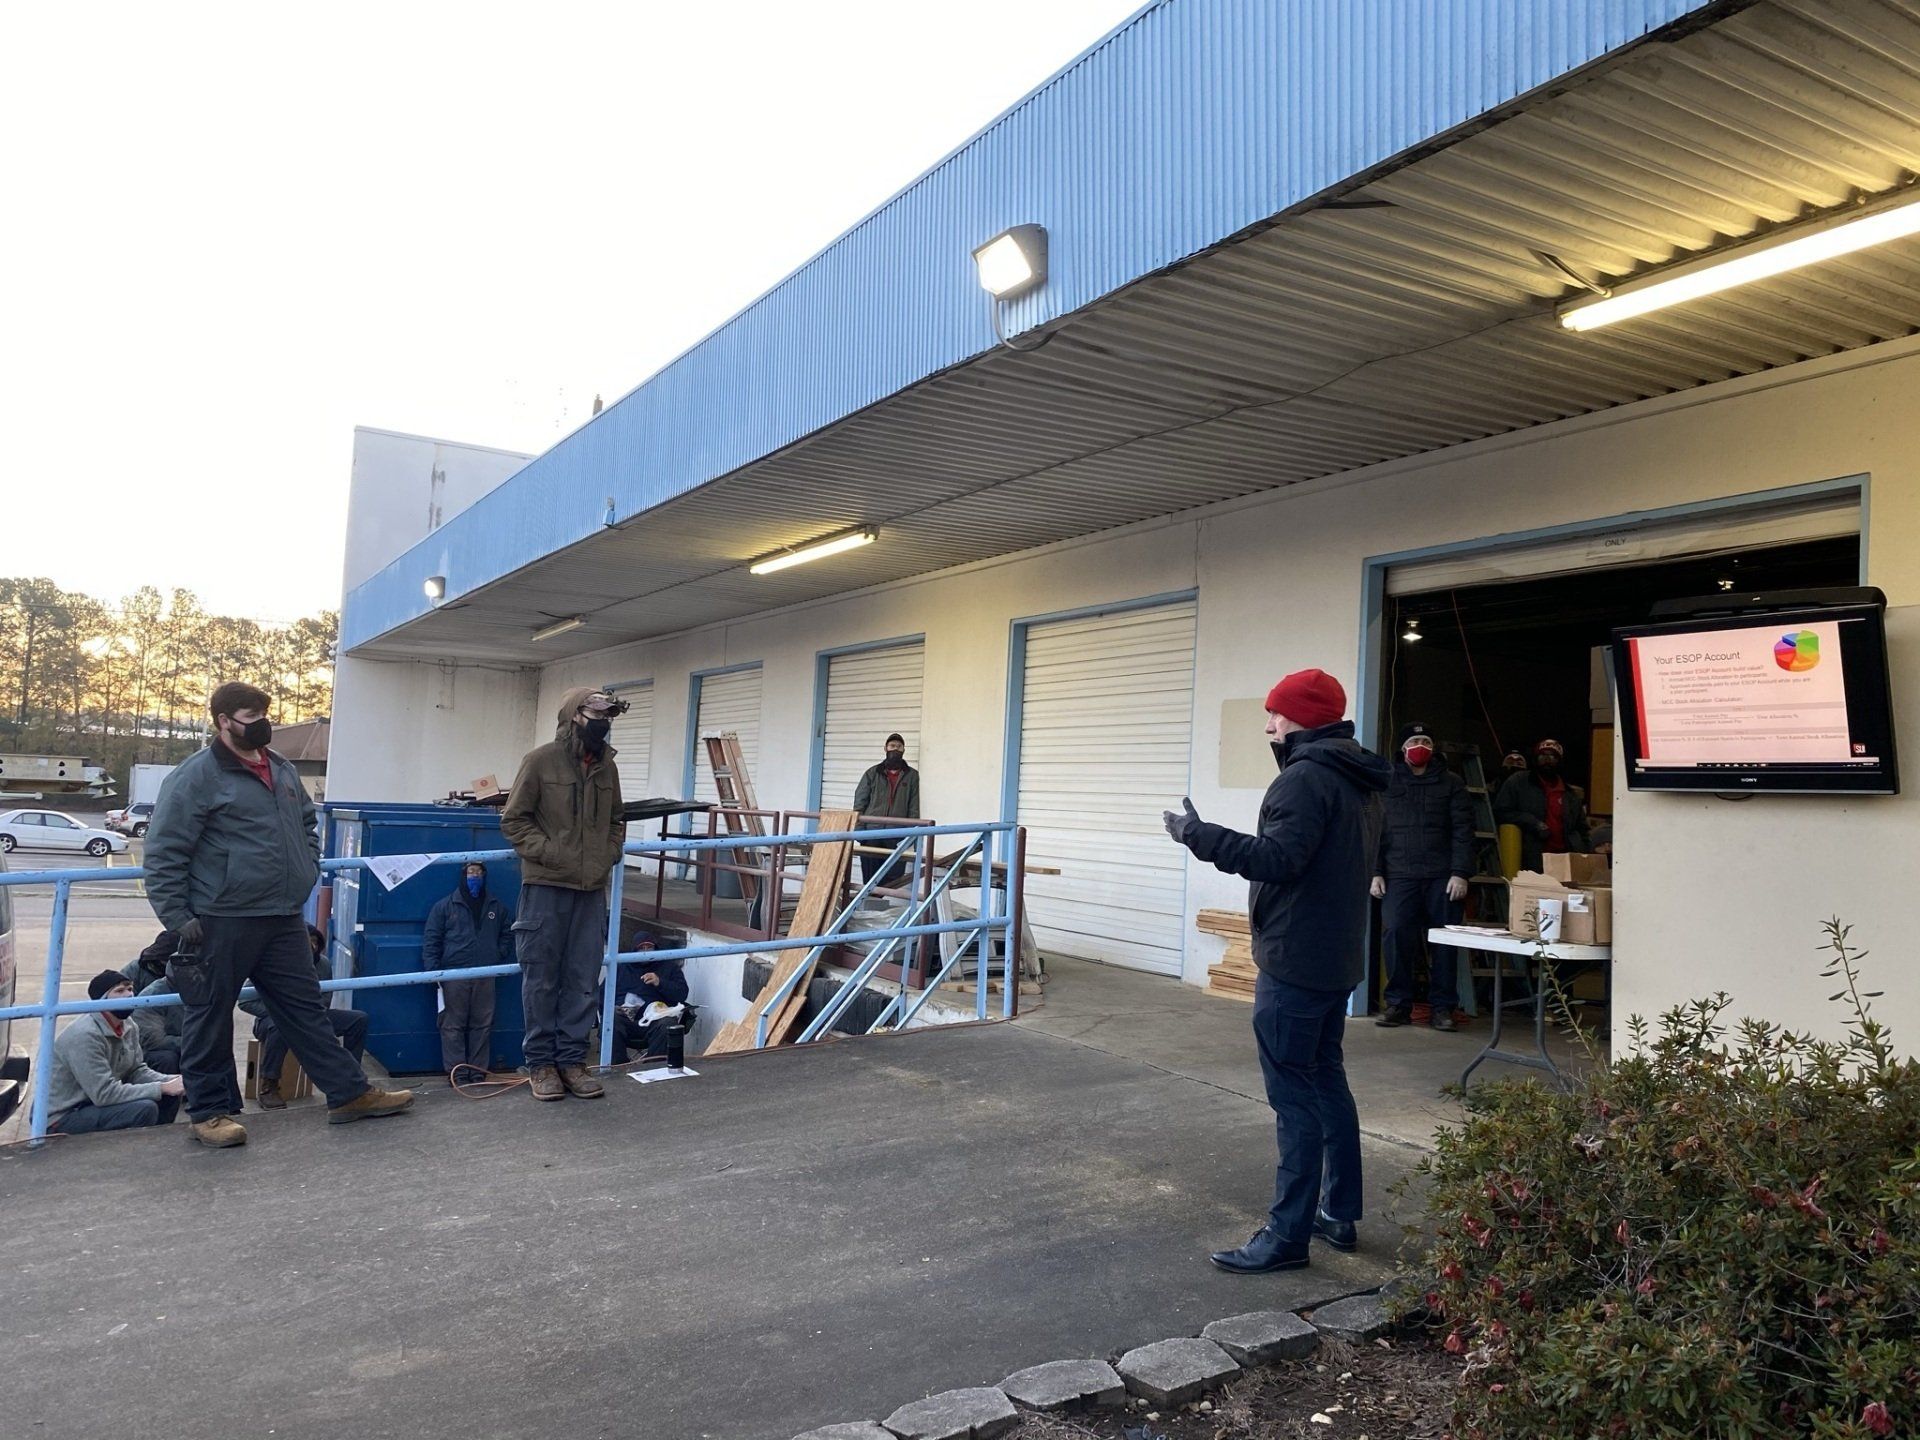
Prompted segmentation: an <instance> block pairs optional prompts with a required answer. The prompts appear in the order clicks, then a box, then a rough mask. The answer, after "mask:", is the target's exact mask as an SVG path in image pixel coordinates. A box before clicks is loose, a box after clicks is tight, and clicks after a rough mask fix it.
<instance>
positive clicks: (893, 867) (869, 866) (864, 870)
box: [860, 841, 913, 889]
mask: <svg viewBox="0 0 1920 1440" xmlns="http://www.w3.org/2000/svg"><path fill="white" fill-rule="evenodd" d="M880 843H882V844H885V843H887V842H885V841H882V842H880ZM912 853H913V852H912V851H911V850H909V851H908V852H907V855H904V856H902V857H901V858H900V859H898V860H894V859H889V858H888V857H887V856H885V855H862V856H861V857H860V883H861V884H862V885H864V884H866V883H867V881H869V880H873V877H874V876H876V875H878V876H879V877H880V878H879V879H878V880H874V887H875V888H876V889H878V888H881V887H883V886H884V887H886V888H887V889H892V888H894V887H895V886H899V885H904V884H906V883H907V877H908V876H910V875H911V874H912V873H913V872H912V871H911V870H910V869H909V868H908V866H909V865H911V864H912V861H911V860H910V859H909V858H908V857H909V856H911V855H912Z"/></svg>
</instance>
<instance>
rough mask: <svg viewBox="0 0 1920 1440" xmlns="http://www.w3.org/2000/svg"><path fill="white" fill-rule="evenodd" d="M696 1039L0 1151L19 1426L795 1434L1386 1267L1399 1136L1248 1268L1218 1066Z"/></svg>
mask: <svg viewBox="0 0 1920 1440" xmlns="http://www.w3.org/2000/svg"><path fill="white" fill-rule="evenodd" d="M694 1063H695V1064H696V1066H697V1067H699V1068H701V1069H703V1071H704V1073H702V1074H701V1075H699V1076H698V1077H697V1078H692V1079H686V1080H676V1081H671V1082H667V1083H664V1084H652V1085H639V1084H636V1083H634V1082H633V1081H631V1080H629V1079H626V1078H624V1077H614V1078H612V1079H610V1080H609V1082H608V1083H609V1091H610V1093H609V1095H608V1097H607V1098H606V1099H604V1100H601V1101H596V1102H586V1101H579V1100H568V1101H566V1102H564V1103H562V1104H557V1105H537V1104H535V1103H533V1102H532V1101H531V1100H530V1099H528V1098H527V1097H526V1095H525V1093H524V1092H514V1093H512V1094H510V1095H508V1096H506V1097H505V1098H503V1099H499V1100H493V1101H488V1102H470V1101H467V1100H464V1099H462V1098H459V1097H457V1096H454V1095H451V1094H450V1093H449V1092H447V1091H446V1090H445V1089H444V1088H438V1087H436V1088H435V1089H434V1090H433V1091H432V1092H431V1093H429V1094H427V1095H425V1096H424V1098H423V1099H422V1100H421V1101H420V1102H417V1104H416V1106H415V1110H414V1113H411V1114H409V1115H405V1116H401V1117H396V1118H393V1119H389V1120H382V1121H375V1122H366V1123H362V1124H357V1125H351V1126H335V1127H330V1126H327V1125H326V1124H324V1123H322V1121H321V1118H320V1116H319V1115H318V1114H316V1113H313V1112H311V1111H310V1112H307V1113H305V1114H300V1113H292V1112H287V1113H279V1114H274V1115H267V1116H254V1115H249V1116H248V1117H247V1122H248V1125H249V1127H250V1130H251V1134H252V1137H253V1138H252V1142H251V1143H250V1144H249V1145H248V1146H247V1147H246V1148H244V1149H240V1150H234V1151H224V1152H210V1151H203V1150H200V1149H198V1148H196V1147H195V1146H193V1145H192V1144H191V1143H189V1142H188V1141H187V1139H186V1137H185V1133H184V1131H183V1130H182V1129H180V1128H179V1127H175V1128H174V1129H173V1130H172V1131H170V1132H167V1131H155V1130H149V1131H143V1132H134V1133H131V1134H125V1135H120V1136H102V1137H75V1138H71V1139H65V1140H59V1141H55V1142H54V1143H52V1144H51V1145H49V1146H47V1147H46V1148H44V1149H42V1150H39V1151H31V1152H30V1151H27V1150H25V1149H22V1148H15V1149H12V1150H7V1151H0V1214H3V1215H5V1216H6V1222H5V1237H4V1257H5V1269H6V1273H7V1280H6V1284H5V1287H4V1289H5V1294H6V1307H5V1309H6V1316H7V1329H8V1336H7V1353H8V1360H7V1369H8V1372H9V1374H10V1375H11V1376H13V1377H16V1378H17V1379H18V1380H19V1381H20V1382H22V1383H17V1384H11V1385H9V1386H8V1390H9V1392H10V1394H9V1397H8V1400H7V1403H6V1412H7V1413H6V1421H7V1424H6V1431H7V1434H8V1435H10V1436H33V1437H56V1436H57V1437H66V1436H74V1437H80V1436H87V1437H91V1436H97V1435H102V1434H113V1433H125V1434H139V1435H146V1434H154V1435H162V1434H165V1435H209V1436H212V1435H217V1436H222V1437H229V1436H232V1437H238V1436H255V1435H261V1436H264V1435H269V1434H270V1435H273V1436H276V1437H306V1436H313V1437H321V1436H324V1437H327V1440H336V1437H338V1436H340V1435H354V1436H356V1437H362V1436H364V1437H381V1436H394V1437H405V1440H439V1437H447V1440H453V1437H460V1440H466V1437H470V1436H473V1435H534V1434H544V1435H554V1436H563V1437H569V1440H590V1437H615V1436H635V1435H644V1436H648V1437H661V1440H676V1437H707V1436H724V1437H728V1440H784V1437H788V1436H792V1435H794V1434H797V1433H799V1432H801V1431H805V1430H807V1429H810V1428H813V1427H815V1426H819V1425H824V1424H828V1423H832V1422H836V1421H846V1420H857V1419H863V1418H866V1419H875V1418H879V1417H881V1416H884V1415H885V1414H887V1413H889V1412H890V1411H891V1410H892V1409H893V1408H894V1407H896V1406H898V1405H900V1404H903V1403H905V1402H907V1401H910V1400H913V1399H917V1398H919V1397H920V1396H922V1395H924V1394H927V1393H930V1392H933V1391H937V1390H943V1389H947V1388H951V1387H954V1386H960V1385H972V1384H983V1383H992V1382H994V1381H996V1380H998V1379H1000V1378H1001V1377H1002V1376H1004V1375H1006V1374H1008V1373H1009V1372H1011V1371H1013V1370H1015V1369H1018V1368H1021V1367H1023V1366H1026V1365H1031V1364H1036V1363H1039V1362H1041V1361H1046V1360H1055V1359H1063V1358H1068V1357H1072V1356H1092V1355H1107V1354H1110V1353H1112V1352H1115V1351H1118V1350H1120V1349H1122V1348H1126V1347H1130V1346H1133V1345H1137V1344H1141V1343H1143V1342H1147V1341H1151V1340H1158V1339H1162V1338H1165V1337H1167V1336H1170V1335H1182V1334H1194V1333H1197V1331H1198V1330H1199V1329H1200V1327H1201V1326H1203V1325H1204V1324H1206V1323H1207V1322H1208V1321H1211V1320H1214V1319H1217V1318H1219V1317H1221V1316H1224V1315H1230V1314H1235V1313H1239V1312H1241V1311H1246V1310H1254V1309H1265V1308H1275V1307H1279V1308H1298V1307H1303V1306H1307V1305H1310V1304H1314V1303H1318V1302H1322V1301H1324V1300H1326V1299H1329V1298H1332V1297H1334V1296H1336V1295H1341V1294H1347V1293H1352V1292H1354V1291H1358V1290H1362V1289H1367V1288H1371V1287H1372V1286H1374V1285H1377V1284H1378V1283H1379V1282H1380V1281H1381V1280H1382V1279H1384V1278H1385V1276H1386V1274H1387V1273H1388V1267H1389V1263H1390V1260H1391V1257H1392V1253H1393V1249H1394V1246H1395V1244H1396V1242H1397V1238H1398V1231H1397V1227H1396V1225H1395V1224H1394V1223H1393V1221H1392V1220H1391V1219H1390V1218H1389V1217H1388V1214H1387V1211H1388V1208H1389V1207H1388V1205H1387V1203H1386V1201H1385V1198H1384V1196H1383V1194H1382V1191H1383V1189H1384V1187H1385V1186H1386V1185H1387V1184H1388V1183H1390V1182H1391V1181H1392V1180H1393V1179H1395V1178H1396V1177H1397V1175H1399V1174H1400V1173H1403V1172H1404V1170H1405V1168H1406V1167H1407V1166H1408V1165H1409V1164H1410V1163H1411V1162H1412V1161H1413V1160H1414V1159H1416V1158H1417V1154H1416V1152H1413V1151H1412V1150H1410V1149H1408V1148H1407V1147H1405V1146H1400V1145H1395V1144H1388V1143H1381V1142H1375V1141H1369V1142H1368V1144H1367V1164H1368V1167H1369V1168H1368V1182H1369V1204H1368V1211H1369V1217H1370V1218H1369V1220H1368V1221H1367V1222H1366V1223H1364V1224H1363V1226H1362V1232H1361V1233H1362V1253H1361V1254H1359V1255H1354V1256H1341V1255H1336V1254H1333V1253H1332V1252H1322V1251H1320V1250H1318V1249H1316V1255H1315V1263H1314V1266H1313V1268H1312V1269H1310V1270H1308V1271H1304V1272H1296V1273H1292V1274H1286V1275H1272V1276H1256V1277H1236V1276H1230V1275H1227V1274H1224V1273H1222V1272H1220V1271H1218V1270H1215V1269H1214V1268H1213V1267H1211V1266H1210V1265H1208V1264H1207V1263H1206V1259H1205V1255H1206V1252H1207V1251H1208V1250H1209V1249H1212V1248H1215V1247H1218V1246H1221V1245H1228V1244H1236V1243H1238V1242H1239V1241H1241V1240H1242V1239H1244V1238H1245V1237H1246V1235H1248V1234H1249V1233H1251V1231H1252V1230H1253V1229H1254V1228H1255V1227H1256V1225H1257V1224H1258V1223H1259V1220H1260V1218H1261V1216H1262V1214H1263V1212H1264V1210H1265V1208H1266V1204H1267V1201H1268V1199H1269V1196H1270V1185H1271V1175H1272V1169H1271V1167H1272V1163H1273V1126H1272V1116H1271V1112H1270V1111H1269V1110H1268V1109H1267V1107H1266V1105H1265V1104H1264V1103H1262V1102H1260V1101H1257V1100H1254V1099H1250V1098H1248V1097H1246V1096H1243V1095H1241V1094H1237V1093H1234V1091H1233V1090H1231V1089H1227V1088H1223V1087H1222V1086H1220V1085H1217V1084H1213V1083H1209V1082H1207V1081H1205V1080H1200V1079H1195V1078H1191V1077H1188V1076H1184V1075H1179V1074H1175V1073H1171V1072H1170V1071H1168V1070H1167V1069H1165V1068H1163V1067H1159V1066H1156V1065H1152V1064H1148V1063H1144V1062H1142V1061H1139V1060H1134V1059H1129V1058H1126V1057H1123V1056H1118V1055H1114V1054H1110V1053H1107V1052H1105V1051H1102V1050H1099V1049H1095V1048H1091V1047H1090V1046H1087V1045H1083V1044H1079V1043H1076V1042H1073V1041H1070V1040H1066V1039H1062V1038H1059V1037H1056V1036H1050V1035H1046V1034H1042V1033H1039V1032H1038V1031H1035V1030H1031V1029H1023V1028H1020V1027H1016V1026H1007V1025H995V1026H988V1027H973V1026H967V1027H959V1028H942V1029H936V1030H930V1031H922V1032H917V1033H914V1034H909V1035H904V1036H894V1037H880V1038H876V1039H870V1040H858V1041H847V1042H840V1043H833V1044H826V1045H818V1046H809V1047H805V1048H803V1049H790V1050H784V1051H779V1052H774V1053H771V1054H766V1055H752V1056H743V1057H736V1058H732V1059H727V1060H719V1061H710V1062H707V1063H706V1064H705V1065H704V1066H701V1065H700V1062H698V1061H696V1062H694Z"/></svg>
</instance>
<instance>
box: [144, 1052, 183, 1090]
mask: <svg viewBox="0 0 1920 1440" xmlns="http://www.w3.org/2000/svg"><path fill="white" fill-rule="evenodd" d="M146 1060H147V1068H148V1069H149V1070H158V1071H159V1072H160V1073H161V1074H162V1075H178V1074H179V1073H180V1051H179V1050H178V1049H177V1048H175V1047H174V1046H172V1045H167V1046H159V1045H156V1046H155V1047H154V1048H153V1049H151V1050H149V1051H147V1055H146ZM175 1098H178V1097H175Z"/></svg>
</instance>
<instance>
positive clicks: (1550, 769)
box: [1533, 760, 1560, 780]
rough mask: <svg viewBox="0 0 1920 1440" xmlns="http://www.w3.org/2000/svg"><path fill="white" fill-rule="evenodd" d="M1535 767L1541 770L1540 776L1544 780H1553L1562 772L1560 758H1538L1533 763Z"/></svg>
mask: <svg viewBox="0 0 1920 1440" xmlns="http://www.w3.org/2000/svg"><path fill="white" fill-rule="evenodd" d="M1533 768H1534V769H1535V770H1537V771H1539V772H1540V777H1541V778H1542V779H1543V780H1551V779H1553V777H1554V776H1556V775H1558V774H1559V773H1560V762H1559V761H1558V760H1536V761H1534V763H1533Z"/></svg>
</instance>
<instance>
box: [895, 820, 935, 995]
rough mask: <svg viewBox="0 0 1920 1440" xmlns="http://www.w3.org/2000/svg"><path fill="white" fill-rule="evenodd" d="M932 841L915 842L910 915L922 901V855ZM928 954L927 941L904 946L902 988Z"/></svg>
mask: <svg viewBox="0 0 1920 1440" xmlns="http://www.w3.org/2000/svg"><path fill="white" fill-rule="evenodd" d="M931 843H932V842H931V841H921V840H916V841H914V842H913V881H912V883H911V884H910V885H909V886H908V887H907V894H908V895H909V896H911V897H912V898H911V899H910V900H909V901H908V902H907V913H908V914H910V915H911V914H912V913H913V911H914V907H915V906H917V905H918V904H919V903H920V899H921V895H920V888H921V886H922V885H924V884H925V883H926V875H927V872H926V867H925V866H924V865H922V864H921V856H922V855H924V854H925V853H926V852H927V847H928V846H929V845H930V844H931ZM926 954H927V942H926V941H924V940H919V941H916V942H914V944H913V945H911V946H908V947H903V948H902V950H901V954H900V986H901V988H902V989H905V988H906V984H907V972H908V971H909V970H910V969H911V970H913V971H916V972H918V971H920V969H921V966H922V964H923V963H924V962H925V960H926Z"/></svg>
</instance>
